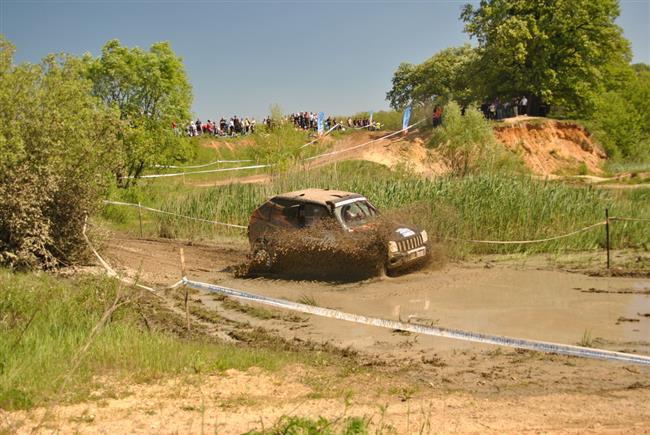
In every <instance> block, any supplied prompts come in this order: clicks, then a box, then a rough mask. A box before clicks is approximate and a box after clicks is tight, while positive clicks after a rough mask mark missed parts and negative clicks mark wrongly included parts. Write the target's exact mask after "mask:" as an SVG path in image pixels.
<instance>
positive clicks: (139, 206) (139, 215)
mask: <svg viewBox="0 0 650 435" xmlns="http://www.w3.org/2000/svg"><path fill="white" fill-rule="evenodd" d="M138 217H139V218H140V238H142V205H140V202H139V201H138Z"/></svg>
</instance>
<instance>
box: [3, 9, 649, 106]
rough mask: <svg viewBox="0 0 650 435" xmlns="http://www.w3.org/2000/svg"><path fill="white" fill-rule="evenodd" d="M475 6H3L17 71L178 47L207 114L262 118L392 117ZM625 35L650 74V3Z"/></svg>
mask: <svg viewBox="0 0 650 435" xmlns="http://www.w3.org/2000/svg"><path fill="white" fill-rule="evenodd" d="M464 3H465V1H436V0H403V1H400V0H388V1H381V0H380V1H366V0H357V1H352V2H344V1H336V0H334V1H331V0H330V1H327V0H323V1H308V0H306V1H298V0H295V1H294V0H259V1H245V0H244V1H235V0H225V1H223V0H196V1H153V0H139V1H128V0H113V1H104V0H95V1H91V0H89V1H82V0H76V1H74V0H35V1H32V0H0V33H3V34H4V35H5V36H7V37H8V38H9V39H10V40H11V41H12V42H13V43H14V44H15V45H16V46H17V54H16V61H17V62H23V61H28V62H38V61H39V59H40V58H42V57H43V56H44V55H46V54H48V53H54V52H67V53H72V54H77V55H81V54H83V53H85V52H90V53H92V54H94V55H97V54H99V52H100V50H101V47H102V45H103V44H104V43H105V42H106V41H107V40H109V39H113V38H117V39H119V40H120V41H121V42H122V43H123V44H125V45H128V46H136V45H137V46H140V47H143V48H148V47H149V46H150V45H151V44H152V43H153V42H156V41H162V40H166V41H170V42H171V44H172V47H173V48H174V50H175V51H176V53H177V54H178V55H180V56H181V57H182V58H183V60H184V62H185V66H186V69H187V73H188V75H189V78H190V81H191V83H192V86H193V87H194V104H193V110H194V112H195V114H197V115H198V116H200V117H201V118H202V119H207V118H215V117H220V116H226V115H228V116H230V115H244V116H245V115H252V116H257V117H258V118H261V117H262V116H264V115H266V114H267V113H268V108H269V105H270V104H273V103H275V104H279V105H280V106H281V107H282V108H283V109H284V111H285V112H289V111H298V110H313V111H324V112H326V113H331V114H348V113H354V112H357V111H364V110H381V109H385V108H387V107H388V105H387V103H386V101H385V94H386V91H388V90H389V89H390V79H391V77H392V73H393V71H394V70H395V68H396V67H397V66H398V65H399V63H400V62H403V61H407V62H421V61H423V60H425V59H426V58H428V57H430V56H431V55H432V54H434V53H435V52H436V51H438V50H440V49H442V48H445V47H448V46H450V45H459V44H462V43H464V42H466V41H468V38H467V36H466V35H465V34H464V33H463V32H462V28H463V26H462V24H461V22H460V21H459V20H458V15H459V11H460V8H461V6H462V5H463V4H464ZM621 10H622V14H621V17H620V18H619V20H618V24H619V25H620V26H621V27H622V28H623V30H624V32H625V36H626V37H627V38H628V39H630V40H631V42H632V49H633V52H634V61H635V62H645V63H650V0H643V1H622V2H621Z"/></svg>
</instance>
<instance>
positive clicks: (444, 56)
mask: <svg viewBox="0 0 650 435" xmlns="http://www.w3.org/2000/svg"><path fill="white" fill-rule="evenodd" d="M476 59H477V52H476V50H475V49H474V48H472V47H471V46H470V45H469V44H465V45H463V46H461V47H450V48H446V49H444V50H442V51H440V52H438V53H436V54H435V55H433V56H432V57H431V58H430V59H428V60H426V61H424V62H423V63H421V64H419V65H412V64H409V63H402V64H401V65H400V66H399V67H398V68H397V71H395V74H394V75H393V79H392V83H393V87H392V88H391V90H390V91H389V92H388V93H387V94H386V99H387V100H388V101H389V102H390V105H391V107H393V108H395V109H397V110H401V109H403V108H404V107H406V106H407V105H408V104H410V103H411V102H417V103H428V102H431V101H433V100H434V99H435V98H439V99H442V100H443V101H449V100H452V99H455V100H457V101H460V102H461V103H462V104H468V103H469V102H470V101H471V100H472V90H471V83H472V81H473V77H472V76H471V73H470V68H471V65H472V64H473V63H474V62H476Z"/></svg>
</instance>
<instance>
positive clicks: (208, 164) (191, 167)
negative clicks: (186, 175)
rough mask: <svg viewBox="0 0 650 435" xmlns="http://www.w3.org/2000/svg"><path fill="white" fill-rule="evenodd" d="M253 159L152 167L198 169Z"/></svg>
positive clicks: (156, 166)
mask: <svg viewBox="0 0 650 435" xmlns="http://www.w3.org/2000/svg"><path fill="white" fill-rule="evenodd" d="M254 161H255V160H250V159H249V160H215V161H214V162H210V163H205V164H203V165H193V166H174V165H153V167H154V168H158V169H199V168H207V167H208V166H214V165H218V164H220V163H249V162H254Z"/></svg>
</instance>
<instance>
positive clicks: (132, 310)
mask: <svg viewBox="0 0 650 435" xmlns="http://www.w3.org/2000/svg"><path fill="white" fill-rule="evenodd" d="M0 289H2V298H0V408H1V409H5V410H12V409H26V408H30V407H32V406H41V405H43V404H45V403H46V402H47V401H48V400H57V401H63V402H68V401H70V402H74V401H78V400H84V399H86V398H87V397H88V395H89V394H90V393H91V392H92V391H96V390H98V389H99V390H101V389H107V390H109V391H110V386H101V385H98V384H97V381H96V379H97V378H100V377H104V376H110V377H112V378H113V379H115V380H117V381H120V380H121V381H125V382H129V383H133V382H147V381H150V380H155V379H158V378H160V377H162V376H165V375H185V374H187V375H195V374H202V373H214V372H218V371H222V370H226V369H230V368H235V369H240V370H245V369H247V368H249V367H252V366H256V367H262V368H265V369H269V370H274V369H277V368H279V367H282V366H283V365H284V364H286V363H290V362H291V363H295V362H304V361H308V359H307V358H305V357H304V355H296V354H292V353H289V352H282V351H275V350H270V349H266V348H257V349H245V348H242V347H238V346H234V345H226V344H222V343H213V342H209V341H205V340H204V339H195V340H191V341H188V340H184V339H181V337H179V336H177V335H175V334H173V333H171V332H168V333H166V332H163V331H165V330H174V328H175V327H174V326H173V325H174V322H173V314H171V313H169V312H168V311H167V310H166V309H165V308H164V307H162V306H158V305H155V301H156V300H154V299H149V298H150V296H148V295H147V294H142V295H139V296H138V294H137V293H136V294H131V292H135V290H129V289H123V290H122V291H123V292H126V294H127V295H129V297H130V298H133V299H132V302H131V303H127V304H125V305H123V306H121V307H120V308H119V309H118V310H117V311H115V312H114V313H113V315H112V316H111V319H110V322H109V323H107V324H106V326H105V328H104V329H103V330H102V331H101V332H100V333H99V334H98V335H97V336H96V337H95V339H94V341H92V342H91V345H90V347H89V348H88V351H87V352H86V353H85V354H84V355H83V356H82V357H81V355H79V350H80V349H81V348H82V347H83V346H84V345H85V344H86V343H87V341H88V339H89V338H90V335H91V331H92V329H93V328H94V327H95V325H96V324H97V323H98V322H99V320H100V318H101V317H102V314H103V313H104V311H105V310H106V309H107V308H108V307H110V306H111V305H112V303H113V301H114V300H115V297H116V294H117V292H118V291H120V290H119V287H118V284H117V282H116V281H115V280H112V279H109V278H103V277H100V278H98V277H92V276H80V277H77V278H74V279H64V278H57V277H54V276H51V275H47V274H39V275H36V274H15V273H11V272H9V271H6V270H1V269H0ZM152 304H153V305H152ZM143 316H144V317H146V318H147V319H148V326H147V325H145V324H144V323H143ZM176 328H177V327H176ZM180 328H181V330H182V327H180ZM178 333H180V332H179V331H178V330H177V334H178ZM79 357H81V358H80V360H79V366H78V369H77V370H76V371H75V372H74V374H73V376H71V372H70V369H71V367H72V366H73V364H74V362H75V361H77V358H79ZM102 387H105V388H102ZM59 394H61V395H60V396H59Z"/></svg>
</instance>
